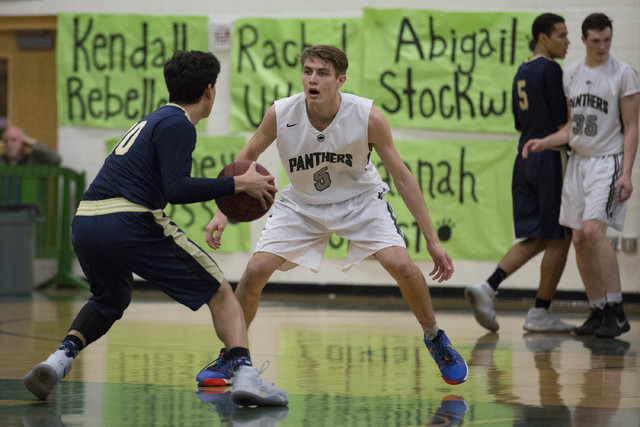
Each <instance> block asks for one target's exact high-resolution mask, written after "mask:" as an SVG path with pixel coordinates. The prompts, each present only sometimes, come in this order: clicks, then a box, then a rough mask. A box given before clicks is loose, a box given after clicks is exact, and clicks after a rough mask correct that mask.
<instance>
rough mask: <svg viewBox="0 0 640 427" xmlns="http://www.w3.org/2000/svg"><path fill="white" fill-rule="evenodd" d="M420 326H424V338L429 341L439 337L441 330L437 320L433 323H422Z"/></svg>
mask: <svg viewBox="0 0 640 427" xmlns="http://www.w3.org/2000/svg"><path fill="white" fill-rule="evenodd" d="M420 325H421V326H422V330H423V331H424V336H425V337H426V338H427V339H428V340H433V339H434V338H435V337H436V336H437V335H438V331H439V330H440V329H439V328H438V324H437V323H436V322H435V320H434V321H433V322H431V323H421V324H420Z"/></svg>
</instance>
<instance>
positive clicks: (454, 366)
mask: <svg viewBox="0 0 640 427" xmlns="http://www.w3.org/2000/svg"><path fill="white" fill-rule="evenodd" d="M424 343H425V345H426V346H427V348H428V349H429V353H431V357H433V360H435V361H436V363H437V364H438V368H439V369H440V374H442V379H443V380H444V381H445V382H446V383H447V384H451V385H456V384H462V383H463V382H465V381H466V380H467V375H468V374H469V369H468V368H467V362H465V361H464V359H463V358H462V356H460V354H459V353H458V352H457V351H456V350H455V349H454V348H453V346H452V345H451V341H449V338H448V337H447V334H445V333H444V330H442V329H440V330H439V331H438V335H437V336H436V337H435V339H434V340H428V339H427V337H426V336H425V337H424Z"/></svg>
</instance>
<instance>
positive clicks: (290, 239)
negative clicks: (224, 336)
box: [196, 45, 467, 384]
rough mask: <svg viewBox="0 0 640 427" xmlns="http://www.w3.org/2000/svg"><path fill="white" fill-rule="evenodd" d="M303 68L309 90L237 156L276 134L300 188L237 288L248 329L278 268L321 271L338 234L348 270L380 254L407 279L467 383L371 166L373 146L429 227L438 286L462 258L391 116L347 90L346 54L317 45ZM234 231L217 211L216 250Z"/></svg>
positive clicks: (210, 373) (428, 332)
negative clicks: (438, 227)
mask: <svg viewBox="0 0 640 427" xmlns="http://www.w3.org/2000/svg"><path fill="white" fill-rule="evenodd" d="M300 63H301V65H302V83H303V86H304V92H303V93H299V94H297V95H293V96H291V97H289V98H285V99H280V100H278V101H276V102H275V103H274V105H273V106H271V108H270V109H269V110H268V111H267V113H266V115H265V117H264V118H263V120H262V123H261V125H260V126H259V127H258V130H257V131H256V133H255V135H254V136H253V137H252V138H251V139H250V140H249V142H248V143H247V145H246V146H245V147H244V148H243V149H242V151H241V152H240V153H239V154H238V159H249V160H256V159H257V158H258V156H259V155H260V154H261V153H262V152H264V151H265V150H266V149H267V148H268V147H269V146H270V145H271V144H272V143H273V141H274V140H276V138H277V148H278V153H279V155H280V159H281V161H282V164H283V165H284V167H285V170H286V172H287V174H288V177H289V180H290V182H291V184H290V185H288V186H287V187H286V188H284V189H283V191H282V198H281V200H278V201H276V202H275V204H274V206H273V213H272V215H271V216H270V217H269V219H268V220H267V222H266V225H265V228H264V230H263V231H262V234H261V236H260V240H259V241H258V244H257V247H256V250H255V253H254V254H253V256H252V258H251V260H250V261H249V264H248V265H247V268H246V270H245V272H244V274H243V276H242V277H241V279H240V281H239V283H238V287H237V289H236V296H237V297H238V300H239V301H240V304H241V306H242V309H243V311H244V315H245V321H246V323H247V326H248V325H249V324H251V321H252V320H253V319H254V317H255V314H256V311H257V309H258V303H259V301H260V295H261V293H262V289H263V288H264V286H265V285H266V283H267V281H268V280H269V278H270V277H271V275H272V274H273V273H274V271H275V270H277V269H280V270H288V269H290V268H293V267H295V266H298V265H300V266H303V267H307V268H309V269H311V270H312V271H317V270H318V268H319V267H320V263H321V261H322V258H323V256H324V251H325V248H326V246H327V243H328V241H329V236H330V235H331V233H335V234H336V235H338V236H341V237H343V238H345V239H348V240H349V250H348V253H347V259H346V263H345V266H344V270H348V269H349V268H350V267H351V266H352V265H353V264H356V263H358V262H360V261H362V260H364V259H365V258H368V257H370V256H373V257H375V258H376V259H377V260H378V261H379V262H380V263H381V264H382V266H383V267H384V268H385V269H386V270H387V271H388V272H389V273H390V274H391V276H392V277H393V278H394V279H395V280H396V281H397V282H398V285H399V286H400V290H401V292H402V295H403V296H404V298H405V300H406V301H407V303H408V304H409V307H410V308H411V309H412V311H413V312H414V314H415V316H416V317H417V319H418V321H419V323H420V325H421V328H422V333H423V337H422V338H423V339H424V342H425V344H426V346H427V347H428V349H429V351H430V353H431V355H432V356H433V358H434V359H435V361H436V363H437V364H438V367H439V369H440V372H441V374H442V377H443V379H444V380H445V381H446V382H448V383H449V384H459V383H462V382H464V381H465V380H466V378H467V365H466V363H465V361H464V360H463V359H462V357H461V356H460V355H459V354H458V352H456V351H455V350H454V349H453V347H452V345H451V342H450V341H449V339H448V338H447V335H446V334H445V333H444V331H443V330H442V329H439V328H438V325H437V323H436V317H435V314H434V311H433V307H432V304H431V299H430V296H429V288H428V287H427V283H426V280H425V278H424V275H423V274H422V271H420V269H419V268H418V266H416V264H415V263H414V262H413V261H412V260H411V259H410V257H409V254H408V252H407V249H406V246H405V242H404V238H403V235H402V232H401V231H400V228H399V227H398V226H397V224H396V222H395V218H394V216H393V212H392V210H391V207H390V206H389V204H388V203H387V202H386V200H385V199H384V194H385V193H386V192H388V191H389V188H388V187H387V185H386V184H385V183H384V182H383V181H382V179H381V177H380V175H379V174H378V172H377V170H376V168H375V167H374V165H373V163H372V162H371V161H370V154H371V149H372V148H373V149H375V150H376V152H377V153H378V155H379V156H380V158H381V159H382V162H383V163H384V166H385V167H386V168H387V170H388V171H389V172H390V173H391V176H392V177H393V181H394V182H395V185H396V188H397V189H398V192H399V193H400V194H401V196H402V198H403V200H404V202H405V203H406V204H407V207H408V208H409V210H410V211H411V213H412V214H413V216H414V218H415V219H416V222H417V223H418V225H419V226H420V229H421V230H422V235H423V236H424V238H425V239H426V242H427V250H428V251H429V255H431V258H432V259H433V262H434V264H435V266H434V268H433V271H431V273H430V274H431V276H432V277H433V279H434V280H438V281H439V282H442V281H444V280H447V279H449V278H450V277H451V275H452V274H453V262H452V260H451V257H450V256H449V254H447V253H446V251H445V250H444V249H443V248H442V246H441V245H440V242H439V241H438V238H437V236H436V233H435V231H434V228H433V225H432V224H431V220H430V218H429V213H428V211H427V206H426V204H425V201H424V196H423V195H422V193H421V192H420V189H419V187H418V183H417V182H416V180H415V178H414V177H413V175H412V174H411V172H410V171H409V170H408V169H407V167H406V166H405V164H404V162H403V161H402V159H401V158H400V156H399V154H398V151H397V150H396V147H395V145H394V143H393V138H392V136H391V129H390V128H389V125H388V123H387V120H386V119H385V117H384V116H383V114H382V112H381V111H380V110H379V109H378V108H376V107H375V106H373V102H372V101H371V100H370V99H365V98H361V97H358V96H355V95H351V94H347V93H341V92H340V87H341V86H342V85H343V83H344V82H345V80H346V78H347V76H346V70H347V67H348V60H347V57H346V55H345V54H344V52H342V51H341V50H340V49H338V48H335V47H333V46H326V45H317V46H313V47H310V48H308V49H307V50H305V51H304V52H303V53H302V55H301V58H300ZM225 226H226V218H224V215H223V214H222V213H221V212H220V211H218V212H217V213H216V215H215V216H214V218H213V219H212V220H211V222H210V223H209V225H208V226H207V242H208V244H209V245H210V246H211V247H212V248H217V247H219V245H220V236H221V233H222V231H223V230H224V227H225ZM223 353H224V352H223ZM226 363H227V362H226V361H225V360H224V357H221V358H219V359H218V360H217V361H216V362H215V363H213V365H212V366H210V367H208V368H206V369H204V370H202V371H201V372H200V373H199V374H198V375H197V377H196V379H197V380H198V381H199V382H200V381H204V380H206V379H212V378H219V377H222V378H225V377H226V375H227V371H226V370H225V369H224V367H225V366H226Z"/></svg>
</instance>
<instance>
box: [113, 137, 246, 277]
mask: <svg viewBox="0 0 640 427" xmlns="http://www.w3.org/2000/svg"><path fill="white" fill-rule="evenodd" d="M118 141H119V139H118V138H114V139H109V140H107V141H106V145H107V151H108V152H111V150H113V147H115V145H116V144H117V143H118ZM244 144H245V138H244V137H241V136H209V137H198V143H197V144H196V148H195V150H194V151H193V154H192V157H193V160H192V167H191V176H194V177H199V178H215V177H217V176H218V174H219V173H220V171H221V170H222V168H223V167H224V166H226V165H228V164H229V163H231V162H233V161H234V159H235V158H236V156H237V155H238V153H239V152H240V150H241V149H242V147H244ZM217 210H218V208H217V206H216V204H215V202H214V201H210V202H201V203H190V204H185V205H172V204H168V205H167V207H166V208H165V209H164V213H165V214H166V215H167V216H169V217H170V218H171V219H172V220H173V222H175V223H176V225H177V226H178V227H180V229H182V231H184V232H185V233H186V235H187V236H188V237H189V238H190V239H191V240H192V241H193V242H194V243H196V244H197V245H198V246H200V247H201V248H202V249H205V250H207V251H208V252H213V253H233V252H251V251H252V250H253V245H252V243H251V226H250V224H249V223H246V222H243V223H232V222H229V223H228V224H227V228H226V229H225V231H224V234H223V235H222V246H221V248H220V249H218V250H216V251H215V252H214V251H213V249H211V248H209V245H207V242H206V241H205V227H206V226H207V224H208V223H209V221H210V220H211V218H212V217H213V215H214V214H215V213H216V211H217ZM222 267H223V268H224V266H222Z"/></svg>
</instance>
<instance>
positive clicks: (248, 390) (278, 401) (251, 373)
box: [231, 365, 289, 406]
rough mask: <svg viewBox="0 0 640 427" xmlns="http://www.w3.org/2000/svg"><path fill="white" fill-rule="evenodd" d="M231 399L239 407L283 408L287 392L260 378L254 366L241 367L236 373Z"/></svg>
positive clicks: (287, 399) (286, 399)
mask: <svg viewBox="0 0 640 427" xmlns="http://www.w3.org/2000/svg"><path fill="white" fill-rule="evenodd" d="M231 399H232V400H233V402H234V403H235V404H237V405H240V406H285V405H286V404H287V403H289V395H287V392H286V391H284V390H282V389H280V388H278V387H276V386H275V385H273V384H272V383H270V382H267V381H265V380H263V379H262V378H260V374H259V373H258V370H257V369H256V368H255V367H254V366H249V365H242V366H240V367H239V368H238V369H237V370H236V371H235V375H234V381H233V391H232V392H231Z"/></svg>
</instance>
